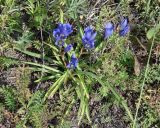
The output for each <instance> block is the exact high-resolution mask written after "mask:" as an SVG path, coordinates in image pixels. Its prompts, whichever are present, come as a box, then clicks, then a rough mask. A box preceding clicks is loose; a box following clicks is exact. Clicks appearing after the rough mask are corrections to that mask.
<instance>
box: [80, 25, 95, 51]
mask: <svg viewBox="0 0 160 128" xmlns="http://www.w3.org/2000/svg"><path fill="white" fill-rule="evenodd" d="M96 35H97V33H96V32H94V31H93V29H92V28H91V27H87V28H85V30H84V35H83V37H82V42H83V45H84V47H85V48H86V49H92V48H94V42H95V37H96Z"/></svg>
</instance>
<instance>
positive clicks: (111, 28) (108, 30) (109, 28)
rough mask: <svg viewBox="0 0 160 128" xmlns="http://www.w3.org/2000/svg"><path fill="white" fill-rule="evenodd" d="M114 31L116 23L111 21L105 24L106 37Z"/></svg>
mask: <svg viewBox="0 0 160 128" xmlns="http://www.w3.org/2000/svg"><path fill="white" fill-rule="evenodd" d="M113 31H114V25H113V23H111V22H109V23H107V24H106V26H105V37H104V38H105V39H107V38H108V37H110V36H111V35H112V34H113Z"/></svg>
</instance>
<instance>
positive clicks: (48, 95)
mask: <svg viewBox="0 0 160 128" xmlns="http://www.w3.org/2000/svg"><path fill="white" fill-rule="evenodd" d="M67 75H68V72H65V73H64V74H63V75H62V76H61V77H60V78H59V79H58V80H57V81H56V82H54V84H53V85H52V86H51V87H50V88H49V90H48V91H47V93H46V94H45V96H44V101H45V100H46V99H47V98H51V97H52V96H53V95H54V94H55V93H56V91H57V90H58V89H59V88H60V86H61V84H62V83H63V82H64V80H65V79H66V77H68V76H67Z"/></svg>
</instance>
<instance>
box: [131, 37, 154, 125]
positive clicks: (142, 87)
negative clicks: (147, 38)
mask: <svg viewBox="0 0 160 128" xmlns="http://www.w3.org/2000/svg"><path fill="white" fill-rule="evenodd" d="M154 39H155V37H153V40H152V44H151V48H150V52H149V56H148V60H147V66H146V70H145V74H144V79H143V83H142V86H141V91H140V96H139V100H138V104H137V110H136V114H135V118H134V121H133V128H136V121H137V115H138V111H139V108H140V105H141V101H142V95H143V90H144V85H145V81H146V78H147V75H148V69H149V62H150V58H151V53H152V49H153V45H154Z"/></svg>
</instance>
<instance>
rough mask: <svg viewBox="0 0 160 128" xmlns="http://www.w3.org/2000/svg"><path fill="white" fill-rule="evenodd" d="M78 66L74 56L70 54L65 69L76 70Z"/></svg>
mask: <svg viewBox="0 0 160 128" xmlns="http://www.w3.org/2000/svg"><path fill="white" fill-rule="evenodd" d="M77 66H78V59H77V58H76V56H75V54H72V56H71V60H70V62H69V64H68V65H67V68H73V69H75V68H77Z"/></svg>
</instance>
